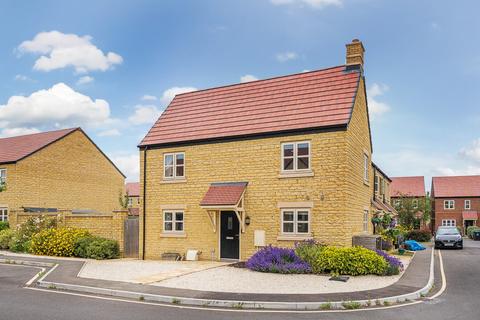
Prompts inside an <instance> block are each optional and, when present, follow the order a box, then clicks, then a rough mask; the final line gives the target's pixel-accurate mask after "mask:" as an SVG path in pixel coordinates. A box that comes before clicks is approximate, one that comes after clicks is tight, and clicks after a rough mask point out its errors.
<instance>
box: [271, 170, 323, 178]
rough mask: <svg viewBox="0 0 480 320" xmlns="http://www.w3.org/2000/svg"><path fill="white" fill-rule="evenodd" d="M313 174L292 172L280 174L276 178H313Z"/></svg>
mask: <svg viewBox="0 0 480 320" xmlns="http://www.w3.org/2000/svg"><path fill="white" fill-rule="evenodd" d="M313 176H315V173H314V172H313V171H293V172H285V171H283V172H281V173H280V174H279V175H278V177H279V178H280V179H284V178H303V177H313Z"/></svg>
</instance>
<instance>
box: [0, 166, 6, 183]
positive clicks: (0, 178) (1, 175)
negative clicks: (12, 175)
mask: <svg viewBox="0 0 480 320" xmlns="http://www.w3.org/2000/svg"><path fill="white" fill-rule="evenodd" d="M5 182H7V169H0V184H4V183H5Z"/></svg>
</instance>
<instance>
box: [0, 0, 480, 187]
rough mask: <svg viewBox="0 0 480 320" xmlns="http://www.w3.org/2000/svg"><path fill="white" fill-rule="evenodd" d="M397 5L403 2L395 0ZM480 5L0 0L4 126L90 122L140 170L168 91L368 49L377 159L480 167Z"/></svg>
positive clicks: (317, 63)
mask: <svg viewBox="0 0 480 320" xmlns="http://www.w3.org/2000/svg"><path fill="white" fill-rule="evenodd" d="M398 3H401V5H399V4H398ZM478 9H480V5H478V4H477V3H476V2H475V1H456V2H451V1H448V2H447V1H444V2H439V1H401V2H397V4H396V5H393V2H392V1H382V0H252V1H246V0H242V1H81V2H80V1H77V2H75V3H73V2H71V1H41V2H40V1H23V2H22V1H18V0H17V1H6V0H4V1H2V2H0V26H1V28H0V39H1V42H0V61H1V62H0V135H2V136H8V135H14V134H19V133H29V132H37V131H43V130H49V129H55V128H61V127H69V126H82V127H83V128H84V129H85V130H86V131H87V133H88V134H89V135H90V136H91V137H92V138H93V139H94V140H95V141H96V142H97V143H98V145H99V146H100V147H101V148H102V149H103V150H104V151H105V152H106V153H107V154H108V155H109V156H111V157H112V159H113V160H114V161H115V162H116V163H117V164H118V165H119V166H120V167H121V168H122V170H123V171H125V173H126V174H127V175H128V177H129V180H136V175H137V174H138V152H137V149H136V145H137V144H138V142H139V141H140V140H141V138H142V137H143V136H144V135H145V133H146V132H147V131H148V129H149V128H150V126H151V124H152V122H153V121H154V120H155V119H156V117H157V116H158V114H159V113H160V112H161V111H162V110H163V109H164V107H165V106H166V104H168V101H169V99H171V97H172V96H173V94H175V93H178V92H183V91H187V90H193V89H194V88H198V89H201V88H208V87H214V86H219V85H225V84H231V83H238V82H240V81H242V79H243V80H248V79H255V78H257V79H262V78H268V77H272V76H277V75H284V74H289V73H297V72H301V71H303V70H315V69H321V68H324V67H330V66H335V65H340V64H343V63H344V59H345V44H346V43H347V42H349V41H350V40H352V39H353V38H359V39H361V40H362V41H363V43H364V45H365V48H366V58H365V60H366V65H365V75H366V80H367V87H368V89H369V90H368V93H369V105H370V109H371V114H372V119H371V122H372V132H373V146H374V160H375V161H376V162H377V163H378V164H379V165H380V166H381V167H382V168H383V169H384V170H385V171H386V172H387V173H388V174H390V175H391V176H397V175H425V176H427V182H428V181H429V179H430V176H432V175H444V174H449V175H452V174H480V129H479V128H480V106H479V103H478V101H479V98H480V90H479V85H480V41H479V38H478V32H479V31H480V22H479V19H478V17H477V12H478Z"/></svg>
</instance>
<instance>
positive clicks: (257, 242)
mask: <svg viewBox="0 0 480 320" xmlns="http://www.w3.org/2000/svg"><path fill="white" fill-rule="evenodd" d="M253 242H254V246H255V247H265V230H255V231H254V233H253Z"/></svg>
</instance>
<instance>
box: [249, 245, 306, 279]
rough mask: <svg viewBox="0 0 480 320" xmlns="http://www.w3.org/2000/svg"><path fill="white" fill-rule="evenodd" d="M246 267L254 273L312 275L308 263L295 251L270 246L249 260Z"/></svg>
mask: <svg viewBox="0 0 480 320" xmlns="http://www.w3.org/2000/svg"><path fill="white" fill-rule="evenodd" d="M245 266H246V267H247V268H248V269H250V270H254V271H260V272H272V273H310V272H311V268H310V265H309V264H308V263H306V262H305V261H303V260H302V259H300V258H299V257H298V256H297V255H296V254H295V251H294V250H293V249H287V248H278V247H272V246H268V247H265V248H262V249H261V250H259V251H258V252H257V253H255V254H254V255H253V256H251V257H250V259H248V261H247V262H246V264H245Z"/></svg>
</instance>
